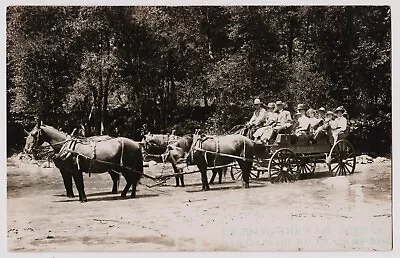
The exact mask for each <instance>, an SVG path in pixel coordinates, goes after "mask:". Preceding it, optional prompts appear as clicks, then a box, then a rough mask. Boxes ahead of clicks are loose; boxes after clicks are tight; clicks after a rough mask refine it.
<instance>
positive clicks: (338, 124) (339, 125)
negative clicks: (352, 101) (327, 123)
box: [331, 106, 349, 144]
mask: <svg viewBox="0 0 400 258" xmlns="http://www.w3.org/2000/svg"><path fill="white" fill-rule="evenodd" d="M345 112H346V110H345V109H344V108H343V107H342V106H340V107H338V108H336V110H335V113H336V115H337V118H336V119H335V120H334V121H333V123H331V133H332V137H333V144H335V143H336V142H337V141H338V140H339V138H340V139H344V138H346V137H347V136H348V135H349V132H348V127H347V119H346V117H344V113H345Z"/></svg>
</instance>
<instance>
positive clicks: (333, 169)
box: [332, 163, 340, 171]
mask: <svg viewBox="0 0 400 258" xmlns="http://www.w3.org/2000/svg"><path fill="white" fill-rule="evenodd" d="M339 165H340V164H339V163H338V164H336V166H335V167H334V168H332V171H335V170H336V168H337V167H338V166H339Z"/></svg>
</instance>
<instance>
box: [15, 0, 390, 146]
mask: <svg viewBox="0 0 400 258" xmlns="http://www.w3.org/2000/svg"><path fill="white" fill-rule="evenodd" d="M38 24H39V25H38ZM256 97H259V98H261V99H262V100H263V101H264V102H265V103H267V102H271V101H276V100H278V99H281V100H283V101H285V102H287V104H288V108H289V110H290V111H291V112H294V108H295V106H296V105H297V104H298V103H306V104H308V105H309V106H311V107H314V108H318V107H320V106H324V107H326V108H328V109H333V108H335V107H336V106H338V105H343V106H345V107H346V109H347V110H348V112H349V115H350V118H351V119H352V120H353V121H355V123H354V124H352V125H355V127H354V134H353V136H354V137H355V139H354V140H355V142H357V144H358V143H360V144H359V145H360V146H361V147H360V148H361V149H363V150H364V149H365V150H366V151H373V148H374V146H381V147H382V146H383V147H382V150H383V152H384V151H386V152H389V151H390V146H391V145H390V144H391V143H390V139H389V138H388V136H390V137H391V120H390V119H386V120H385V119H384V117H386V116H383V115H382V112H383V114H388V113H390V112H391V101H392V99H391V13H390V8H389V7H387V6H319V7H317V6H203V7H188V6H186V7H163V6H140V7H139V6H138V7H106V6H96V7H88V6H83V7H78V6H76V7H56V6H12V7H8V9H7V112H8V113H7V118H8V119H7V125H8V129H9V131H8V132H10V131H12V129H15V130H18V132H19V133H17V134H10V133H8V134H7V136H8V141H9V144H8V145H9V146H10V147H12V148H16V147H15V146H16V144H18V143H19V142H21V141H20V140H19V139H21V138H22V136H21V135H20V133H21V132H22V128H26V129H30V127H32V126H33V124H34V121H35V117H36V116H39V117H40V118H41V119H42V120H44V121H45V123H48V124H52V125H54V126H56V127H61V128H63V129H64V130H66V131H67V132H71V131H72V129H73V128H74V127H76V126H78V125H79V124H83V125H85V126H86V127H87V129H88V131H89V132H90V134H100V133H108V134H114V135H124V136H127V137H131V138H134V139H138V137H139V134H140V128H141V126H142V124H147V125H148V128H149V130H150V131H151V132H153V133H157V132H170V131H171V130H172V129H173V128H174V129H176V131H177V133H181V134H183V133H190V132H193V131H194V129H195V128H198V127H201V128H202V129H203V130H205V131H206V132H208V133H215V134H223V133H226V132H227V131H228V130H229V129H230V128H232V127H233V126H234V125H237V124H240V123H244V122H246V121H247V119H248V118H249V117H250V116H251V114H252V101H253V100H254V98H256ZM379 111H381V113H380V112H379ZM365 114H368V116H367V115H365ZM364 119H367V121H369V122H371V123H372V124H371V125H369V124H368V125H366V124H365V123H364V122H363V121H364ZM379 121H381V122H382V121H384V122H382V123H379ZM365 131H366V132H365ZM379 137H381V139H382V140H384V141H385V143H384V144H383V145H382V144H381V142H380V141H376V142H375V140H370V139H371V138H373V139H376V138H379ZM388 139H389V140H388ZM362 142H369V143H371V144H372V147H368V146H367V145H368V144H361V143H362ZM379 148H380V147H379Z"/></svg>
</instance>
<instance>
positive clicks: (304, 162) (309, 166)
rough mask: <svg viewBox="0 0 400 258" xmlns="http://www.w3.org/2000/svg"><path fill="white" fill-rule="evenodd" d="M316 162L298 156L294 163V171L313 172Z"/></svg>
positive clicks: (299, 172)
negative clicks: (296, 161) (295, 163)
mask: <svg viewBox="0 0 400 258" xmlns="http://www.w3.org/2000/svg"><path fill="white" fill-rule="evenodd" d="M316 166H317V163H316V162H315V160H312V159H310V158H307V157H300V158H299V159H298V163H297V165H296V171H297V173H298V174H299V175H300V174H313V173H314V172H315V168H316Z"/></svg>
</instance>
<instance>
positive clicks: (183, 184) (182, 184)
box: [179, 170, 185, 187]
mask: <svg viewBox="0 0 400 258" xmlns="http://www.w3.org/2000/svg"><path fill="white" fill-rule="evenodd" d="M179 172H180V173H182V170H179ZM179 178H180V179H181V186H182V187H184V186H185V182H184V181H183V174H182V175H179Z"/></svg>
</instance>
